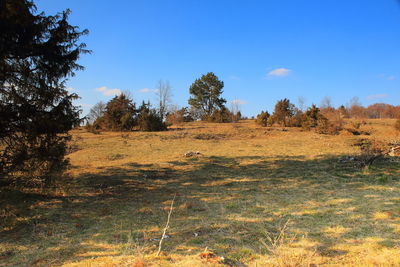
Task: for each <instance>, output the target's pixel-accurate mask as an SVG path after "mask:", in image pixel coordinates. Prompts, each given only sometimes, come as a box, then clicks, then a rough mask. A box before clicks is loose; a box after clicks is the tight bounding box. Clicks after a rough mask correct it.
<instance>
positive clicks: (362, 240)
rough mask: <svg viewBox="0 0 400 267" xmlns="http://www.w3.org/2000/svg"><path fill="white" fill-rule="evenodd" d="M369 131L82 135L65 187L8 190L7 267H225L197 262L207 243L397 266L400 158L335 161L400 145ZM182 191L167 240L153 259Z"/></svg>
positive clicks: (381, 131)
mask: <svg viewBox="0 0 400 267" xmlns="http://www.w3.org/2000/svg"><path fill="white" fill-rule="evenodd" d="M368 123H369V124H367V125H366V126H363V127H370V128H371V129H372V132H373V134H372V135H371V136H352V135H348V134H345V133H343V134H341V135H338V136H326V135H318V134H315V133H312V132H304V131H301V130H300V129H289V131H282V130H281V129H280V128H274V129H272V130H271V129H268V128H261V127H257V126H255V124H254V123H253V122H241V123H238V124H209V123H197V122H196V123H190V124H186V125H183V126H180V128H179V129H176V130H171V131H168V132H157V133H140V132H133V133H129V134H126V133H124V134H123V135H122V134H121V133H102V134H100V135H94V134H90V133H87V132H85V131H84V130H76V131H74V132H73V136H74V140H75V142H76V144H77V145H78V146H79V148H80V150H78V151H76V152H74V153H73V154H71V155H69V157H70V160H71V168H70V169H69V171H68V174H69V178H67V180H65V181H64V183H65V184H64V187H63V189H62V190H59V191H58V192H57V194H54V195H53V196H52V197H45V196H41V195H39V194H37V193H31V194H28V193H27V192H25V193H22V192H17V191H10V190H8V191H4V192H2V196H3V197H2V202H1V207H2V212H3V214H5V215H4V216H3V217H4V218H7V222H6V223H4V224H2V227H3V228H2V229H3V230H2V232H0V240H1V243H0V266H2V264H3V265H4V266H14V265H25V266H29V265H36V266H46V265H48V266H50V265H51V266H153V265H154V266H200V265H201V266H204V265H207V264H208V265H210V266H212V265H214V266H215V265H218V263H215V262H211V261H209V262H207V260H205V259H202V258H201V257H200V256H199V254H200V253H202V252H204V251H205V249H206V248H207V250H208V251H212V252H214V253H215V254H216V255H218V256H220V257H224V258H225V260H226V262H225V263H229V262H230V263H235V264H237V265H238V264H248V265H250V266H254V265H255V264H257V266H271V265H275V266H290V265H292V266H301V265H302V266H312V265H314V266H316V265H355V266H358V265H360V266H361V265H363V266H376V265H393V266H396V265H400V250H399V246H400V208H399V207H400V205H399V204H400V192H399V189H400V187H399V185H400V184H399V180H400V179H399V176H400V166H399V163H398V162H395V161H388V160H381V161H378V162H377V163H376V164H374V165H373V166H372V167H371V168H370V169H369V170H361V169H358V168H355V167H351V166H350V167H349V166H342V165H340V164H339V163H338V159H339V157H341V156H343V155H351V154H357V153H359V151H358V148H357V147H355V146H353V144H354V143H355V141H356V140H357V139H359V138H376V139H379V140H385V141H392V140H396V139H397V138H398V136H397V135H396V133H395V131H393V130H392V127H391V125H392V124H393V123H394V122H393V121H391V120H375V121H374V120H371V121H368ZM188 151H199V152H200V153H201V155H198V156H197V155H196V156H193V157H189V158H187V157H185V156H184V153H186V152H188ZM175 193H176V194H177V197H176V200H175V205H174V210H173V213H172V217H171V225H170V229H169V230H168V232H167V234H168V235H169V236H170V238H167V239H165V240H164V243H163V254H162V256H161V257H158V258H157V257H155V253H156V251H157V246H158V242H159V241H158V239H159V238H160V237H161V233H162V229H163V227H164V226H165V222H166V218H167V213H168V210H169V206H170V204H171V201H172V198H173V196H174V194H175ZM286 223H287V225H286V226H285V228H284V236H283V237H280V239H279V240H280V241H279V242H277V245H274V244H273V243H271V240H274V238H277V237H279V233H280V232H282V228H283V226H284V225H285V224H286ZM221 264H223V263H221Z"/></svg>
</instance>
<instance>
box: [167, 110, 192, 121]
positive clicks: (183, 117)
mask: <svg viewBox="0 0 400 267" xmlns="http://www.w3.org/2000/svg"><path fill="white" fill-rule="evenodd" d="M190 121H194V118H193V117H192V115H191V114H190V112H189V110H188V108H181V109H179V110H176V111H174V112H170V113H168V115H167V118H166V123H167V124H168V125H173V124H181V123H184V122H190Z"/></svg>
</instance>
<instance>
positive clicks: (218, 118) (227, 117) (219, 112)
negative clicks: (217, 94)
mask: <svg viewBox="0 0 400 267" xmlns="http://www.w3.org/2000/svg"><path fill="white" fill-rule="evenodd" d="M232 115H233V114H232V112H230V111H229V109H227V108H226V107H224V106H223V107H221V108H220V109H216V110H214V112H213V113H212V114H211V116H210V117H207V116H205V117H203V118H202V120H206V121H209V122H219V123H226V122H232V117H233V116H232Z"/></svg>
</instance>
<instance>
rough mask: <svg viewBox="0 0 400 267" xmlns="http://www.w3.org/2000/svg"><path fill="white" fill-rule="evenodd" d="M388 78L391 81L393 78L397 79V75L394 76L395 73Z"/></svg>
mask: <svg viewBox="0 0 400 267" xmlns="http://www.w3.org/2000/svg"><path fill="white" fill-rule="evenodd" d="M387 79H388V80H389V81H393V80H396V76H394V75H389V76H388V77H387Z"/></svg>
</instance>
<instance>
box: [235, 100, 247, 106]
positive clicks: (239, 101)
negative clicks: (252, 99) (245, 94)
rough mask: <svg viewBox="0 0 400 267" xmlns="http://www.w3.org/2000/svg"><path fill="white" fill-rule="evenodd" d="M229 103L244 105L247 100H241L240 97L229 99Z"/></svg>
mask: <svg viewBox="0 0 400 267" xmlns="http://www.w3.org/2000/svg"><path fill="white" fill-rule="evenodd" d="M231 103H232V104H235V105H244V104H246V103H247V102H246V101H244V100H242V99H234V100H232V101H231Z"/></svg>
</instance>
